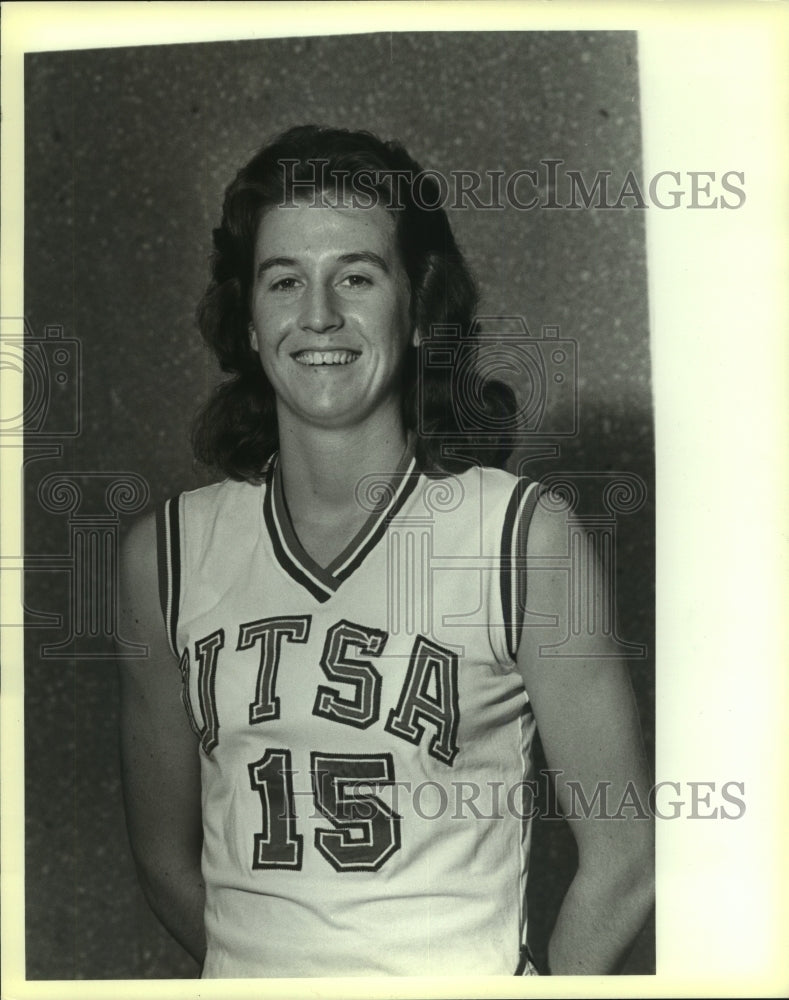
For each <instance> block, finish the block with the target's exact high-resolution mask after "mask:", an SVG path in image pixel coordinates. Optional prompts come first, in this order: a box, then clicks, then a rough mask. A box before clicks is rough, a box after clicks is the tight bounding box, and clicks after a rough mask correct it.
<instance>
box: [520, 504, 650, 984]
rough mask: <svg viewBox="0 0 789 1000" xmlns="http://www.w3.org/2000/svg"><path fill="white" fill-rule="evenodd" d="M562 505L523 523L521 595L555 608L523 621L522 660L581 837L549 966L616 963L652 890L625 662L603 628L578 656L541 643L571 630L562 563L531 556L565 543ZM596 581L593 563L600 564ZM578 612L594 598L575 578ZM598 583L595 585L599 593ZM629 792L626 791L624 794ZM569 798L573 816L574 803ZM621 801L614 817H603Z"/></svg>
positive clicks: (565, 806) (603, 967)
mask: <svg viewBox="0 0 789 1000" xmlns="http://www.w3.org/2000/svg"><path fill="white" fill-rule="evenodd" d="M567 517H568V515H567V514H566V513H565V512H561V511H559V512H555V511H554V512H550V511H547V510H545V509H543V508H542V507H540V506H538V507H537V509H536V511H535V513H534V518H533V522H532V525H531V528H530V532H529V541H528V557H529V559H531V560H532V566H534V568H530V569H529V570H528V582H527V601H528V608H529V610H530V611H533V612H538V613H541V614H554V615H557V614H558V618H559V621H558V623H557V624H556V625H555V626H548V627H534V626H529V625H528V624H525V625H524V629H523V634H522V639H521V644H520V649H519V654H518V663H519V666H520V669H521V672H522V674H523V678H524V682H525V684H526V689H527V691H528V692H529V697H530V700H531V702H532V705H533V708H534V713H535V717H536V719H537V726H538V729H539V731H540V736H541V739H542V743H543V747H544V750H545V755H546V759H547V761H548V765H549V767H550V768H551V769H556V770H558V771H561V772H562V773H561V774H560V775H558V777H557V781H556V789H557V796H558V799H559V803H560V806H561V808H562V811H563V812H564V813H565V815H567V817H568V822H569V824H570V827H571V829H572V831H573V834H574V836H575V839H576V842H577V845H578V870H577V872H576V875H575V877H574V879H573V882H572V883H571V885H570V888H569V890H568V892H567V895H566V896H565V898H564V901H563V903H562V907H561V910H560V912H559V916H558V918H557V921H556V926H555V927H554V930H553V934H552V936H551V940H550V943H549V948H548V960H549V964H550V967H551V972H552V973H553V974H555V975H561V974H567V975H569V974H589V975H592V974H604V973H610V972H616V971H617V970H618V968H619V967H620V966H621V964H622V962H623V961H624V959H625V958H626V957H627V953H628V951H629V948H630V946H631V945H632V943H633V940H634V938H635V936H636V935H637V933H638V931H639V930H640V929H641V927H642V926H643V924H644V922H645V920H646V918H647V916H648V915H649V912H650V909H651V906H652V903H653V899H654V870H653V856H654V848H653V835H654V831H653V824H652V821H651V817H650V818H644V815H643V813H642V814H641V818H636V814H637V813H639V812H640V810H637V809H631V808H624V809H621V810H620V803H621V802H622V801H623V796H625V793H626V791H627V790H628V788H629V789H630V790H631V794H632V793H633V792H634V793H635V795H636V796H637V798H638V801H639V802H640V803H641V805H642V808H643V811H644V813H645V812H646V811H647V810H648V788H649V779H648V770H647V766H646V760H645V756H644V750H643V744H642V740H641V732H640V727H639V721H638V715H637V710H636V705H635V699H634V697H633V692H632V688H631V685H630V679H629V677H628V673H627V666H626V664H625V663H624V662H623V661H622V660H621V659H616V658H615V657H614V656H613V649H612V648H611V642H610V639H609V638H608V637H606V636H605V635H602V634H600V635H597V636H594V637H591V638H590V639H589V642H590V652H592V653H593V654H594V655H591V656H588V657H582V658H576V657H567V656H550V655H546V654H544V653H541V651H540V647H542V646H547V645H550V644H552V643H558V642H561V640H562V639H563V638H564V637H565V636H566V635H567V617H568V598H567V590H568V587H567V575H566V572H563V571H561V570H553V569H539V568H537V566H538V565H539V563H536V562H535V561H534V560H535V558H539V557H556V556H558V555H561V554H562V553H564V552H566V550H567V541H566V540H567V530H568V529H567V523H568V522H567ZM596 572H597V573H598V583H599V584H600V581H599V573H600V570H599V567H597V568H596ZM579 591H580V600H581V614H582V619H581V620H585V614H586V610H587V607H588V601H589V600H590V597H591V595H590V593H589V592H588V590H587V586H586V581H584V585H583V586H581V587H580V588H579ZM601 592H602V591H601V589H600V585H599V586H598V588H597V594H598V595H599V594H600V593H601ZM568 782H577V785H576V788H579V787H580V789H582V790H583V793H584V797H585V800H586V802H587V803H593V800H594V795H595V794H596V793H598V792H600V793H603V792H604V794H605V796H606V800H607V801H601V800H600V799H598V802H597V804H593V806H592V808H591V809H590V810H587V809H585V808H584V805H583V802H582V801H581V800H580V798H578V796H577V793H576V798H575V800H574V801H573V798H572V795H571V787H572V786H569V785H568ZM625 801H627V799H626V800H625ZM573 805H574V806H575V809H574V815H575V817H577V818H572V813H571V810H572V808H573ZM618 811H619V815H620V818H618V819H612V818H608V819H607V818H605V815H606V814H607V815H609V816H611V815H613V814H616V813H617V812H618Z"/></svg>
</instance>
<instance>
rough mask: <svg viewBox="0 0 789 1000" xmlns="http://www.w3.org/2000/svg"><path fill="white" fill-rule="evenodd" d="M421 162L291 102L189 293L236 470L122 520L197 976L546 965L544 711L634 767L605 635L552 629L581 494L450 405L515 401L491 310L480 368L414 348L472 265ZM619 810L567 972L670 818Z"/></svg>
mask: <svg viewBox="0 0 789 1000" xmlns="http://www.w3.org/2000/svg"><path fill="white" fill-rule="evenodd" d="M420 170H421V168H420V167H419V165H418V164H417V163H416V162H415V161H413V160H412V159H411V158H410V157H409V156H408V154H407V153H406V152H405V150H404V149H403V148H402V147H401V146H398V145H397V144H395V143H383V142H381V141H380V140H379V139H377V138H376V137H374V136H373V135H371V134H370V133H365V132H345V131H342V130H334V129H321V128H317V127H315V126H303V127H298V128H294V129H291V130H290V131H289V132H287V133H284V134H283V135H282V136H280V137H279V138H278V139H277V140H275V141H274V142H273V143H271V144H269V145H268V146H266V147H264V148H263V149H262V150H261V151H260V152H259V153H258V154H256V156H255V157H254V158H253V159H252V160H251V161H250V163H248V164H247V165H246V166H245V167H244V168H243V169H242V170H241V171H240V172H239V174H238V175H237V177H236V179H235V180H234V181H233V183H232V184H231V185H230V187H229V188H228V190H227V193H226V197H225V203H224V208H223V216H222V224H221V225H220V227H219V228H217V229H216V230H215V231H214V256H213V258H212V278H211V282H210V284H209V286H208V289H207V291H206V294H205V296H204V298H203V300H202V303H201V307H200V312H199V319H200V326H201V331H202V334H203V336H204V338H205V339H206V340H207V342H208V343H209V344H210V346H211V347H212V349H213V350H214V352H215V354H216V356H217V358H218V360H219V363H220V366H221V367H222V369H223V371H225V372H226V373H228V375H229V376H230V377H229V379H228V380H227V381H226V382H223V383H222V384H221V385H220V386H219V387H218V389H217V390H216V391H215V393H214V395H213V396H212V398H211V399H210V400H209V402H208V403H207V404H206V406H205V407H204V409H203V410H202V412H201V414H200V416H199V418H198V422H197V424H196V430H195V436H194V444H195V452H196V455H197V456H198V458H200V459H201V461H203V462H204V463H206V464H207V465H210V466H213V467H214V468H216V469H218V470H220V472H221V474H222V478H221V480H220V481H218V482H216V483H214V484H212V485H210V486H205V487H202V488H200V489H197V490H192V491H187V492H183V493H181V494H179V495H178V496H176V497H173V498H172V499H170V500H168V501H167V502H166V503H164V504H163V505H161V506H160V507H159V508H158V509H157V511H156V512H155V513H154V514H153V515H151V516H149V517H148V518H145V519H143V521H141V522H140V523H139V524H138V525H136V526H135V528H134V529H133V530H132V532H131V533H130V535H129V538H128V540H127V543H126V546H125V552H124V565H123V594H124V598H123V607H122V613H123V615H124V628H125V633H124V634H127V635H129V636H130V637H131V638H133V639H139V640H140V641H142V640H143V639H144V641H145V642H146V643H147V644H148V646H149V648H150V659H149V661H148V662H147V663H145V664H143V665H140V664H138V663H131V662H130V663H128V664H125V665H124V666H123V668H122V671H121V695H122V698H121V725H122V749H123V767H124V785H125V794H126V805H127V817H128V823H129V832H130V839H131V844H132V849H133V852H134V855H135V860H136V862H137V867H138V871H139V873H140V880H141V884H142V886H143V889H144V891H145V893H146V895H147V897H148V899H149V902H150V903H151V906H152V907H153V909H154V911H155V912H156V913H157V915H158V916H159V917H160V919H161V920H162V922H163V923H164V924H165V926H167V927H168V929H169V930H170V931H171V933H172V934H173V935H174V936H175V937H176V939H177V940H179V941H180V942H181V943H182V944H183V946H184V947H185V948H187V950H189V951H190V953H191V954H192V955H193V956H194V957H195V959H196V960H197V961H198V962H199V963H200V966H201V974H202V975H203V976H204V977H206V978H216V977H223V978H232V977H289V976H347V975H419V974H424V975H478V974H504V975H531V974H535V973H536V971H537V970H536V968H535V964H534V962H533V960H532V959H531V956H530V952H529V949H528V943H527V936H528V914H527V907H526V885H527V875H528V869H529V846H530V837H531V823H530V817H529V816H528V815H527V814H526V813H525V812H522V811H521V810H520V809H518V808H515V807H514V806H513V803H515V802H516V801H517V800H518V795H519V794H520V793H521V790H522V789H523V788H524V787H525V783H527V782H528V780H529V779H531V778H532V777H533V763H532V748H533V742H534V739H535V735H536V731H537V726H538V725H539V728H540V732H541V736H542V740H543V744H544V746H545V750H546V755H547V757H548V761H549V764H550V765H551V767H553V768H555V770H556V771H557V773H566V775H567V777H568V778H570V779H573V780H576V781H581V782H582V783H583V784H585V785H586V784H588V785H590V787H591V785H592V784H593V783H594V782H596V781H607V782H610V783H611V785H613V786H614V787H618V786H620V785H622V784H623V783H625V782H626V781H635V782H636V784H637V785H641V786H644V785H645V784H646V768H645V765H644V759H643V751H642V749H641V745H640V736H639V732H638V724H637V718H636V714H635V709H634V706H633V703H632V698H631V696H630V689H629V683H628V679H627V675H626V671H625V668H624V667H623V665H622V664H621V662H617V661H615V659H614V657H613V656H612V654H611V651H610V649H609V647H608V646H607V645H606V643H607V641H608V640H607V638H606V637H605V636H602V637H600V638H599V648H597V649H596V650H593V651H592V654H591V658H590V659H589V660H588V661H585V662H584V663H583V664H579V663H577V662H573V663H570V662H568V660H567V658H564V659H562V658H560V657H557V656H553V657H551V658H550V663H549V662H547V660H546V658H544V657H542V655H541V653H540V648H541V644H546V645H550V643H551V640H552V639H555V638H556V637H557V636H558V635H559V634H560V633H561V630H562V629H563V627H564V625H565V624H566V618H567V607H566V603H567V602H566V590H567V582H566V580H565V578H564V576H562V573H561V572H560V571H558V570H557V569H556V568H555V567H556V559H555V557H556V556H558V555H560V554H561V552H562V550H563V547H566V545H567V537H568V533H567V517H568V514H567V512H566V511H561V512H557V510H556V509H555V506H556V505H555V504H554V505H553V506H552V505H550V504H541V503H540V498H541V496H542V493H543V491H542V489H541V487H540V486H539V484H538V483H536V482H533V481H531V480H529V479H526V478H521V479H518V478H516V477H514V476H512V475H511V474H509V473H508V472H506V471H503V469H502V468H501V466H503V464H504V461H505V460H506V457H507V454H508V446H507V444H506V441H503V440H502V437H501V434H500V433H498V432H497V433H496V434H491V433H490V432H487V431H486V429H485V428H486V426H490V425H489V424H488V425H486V424H485V422H484V421H481V423H480V427H477V428H469V427H468V426H466V425H465V423H464V420H461V419H460V418H459V417H458V416H457V413H458V412H459V411H458V410H457V408H456V407H455V406H454V404H453V399H455V398H456V397H457V393H459V392H468V393H470V398H473V399H474V400H478V401H480V406H481V407H482V408H483V410H484V411H485V412H487V413H488V416H490V417H494V416H495V420H496V424H495V425H496V427H501V426H502V420H504V421H505V423H506V420H507V419H509V418H510V417H512V415H513V414H514V412H515V400H514V396H513V393H512V391H511V390H510V389H508V388H507V387H506V386H504V385H502V384H500V383H496V382H493V381H490V380H487V381H486V380H485V379H483V378H482V376H481V375H478V374H471V375H470V374H469V372H472V373H473V371H474V368H473V366H469V364H467V363H466V362H467V361H468V359H469V358H473V357H474V352H475V351H476V349H477V344H476V343H475V341H474V336H473V335H471V334H469V336H468V337H466V338H465V340H464V342H463V344H462V345H461V347H460V348H459V349H458V350H459V351H460V353H461V354H462V358H463V364H462V365H460V368H461V369H462V371H463V379H462V384H461V382H459V381H458V378H457V377H456V376H455V374H453V366H451V365H442V366H438V367H435V366H434V367H432V368H431V366H429V365H426V364H424V356H423V354H422V352H421V344H422V341H423V340H424V338H425V336H426V333H427V331H434V330H436V329H442V328H448V327H459V328H460V329H462V330H465V331H470V330H473V324H472V318H473V314H474V309H475V305H476V293H475V288H474V284H473V281H472V279H471V276H470V274H469V272H468V269H467V268H466V265H465V262H464V260H463V257H462V254H461V253H460V251H459V249H458V248H457V245H456V244H455V241H454V238H453V236H452V232H451V229H450V227H449V222H448V219H447V216H446V213H445V212H444V211H443V210H432V209H427V208H426V207H425V206H424V205H422V204H420V203H419V202H418V201H417V200H416V199H415V198H414V192H413V190H411V192H410V194H409V191H408V185H405V186H402V185H401V184H400V181H401V180H402V178H403V176H404V175H406V174H409V173H410V174H411V175H412V176H416V174H418V173H419V172H420ZM362 174H364V177H365V179H366V183H367V182H369V183H368V184H367V187H368V189H369V191H371V192H373V193H374V195H375V197H374V198H373V199H372V203H371V199H370V198H368V200H367V201H366V202H365V203H364V204H360V203H359V201H358V198H357V197H356V196H357V195H358V192H359V190H360V189H359V187H358V183H359V182H360V179H361V175H362ZM370 185H371V186H370ZM419 190H420V191H422V192H423V194H424V189H423V188H422V187H420V188H419ZM434 346H435V345H434ZM457 357H460V355H457ZM417 390H418V391H417ZM420 429H421V430H422V431H425V429H427V432H425V433H420ZM551 557H554V558H553V561H552V558H551ZM590 565H591V563H590ZM552 567H553V568H552ZM578 607H579V608H580V611H583V608H582V607H580V606H578ZM554 645H556V643H554ZM464 789H472V790H475V791H474V795H477V794H478V793H480V792H483V791H485V792H487V793H489V794H491V795H494V797H497V798H498V797H499V796H500V797H501V798H502V800H503V801H506V803H507V807H505V808H500V809H495V810H494V809H491V810H490V811H486V810H480V809H463V808H461V807H460V804H461V803H462V794H463V790H464ZM557 794H558V797H559V800H560V802H561V801H563V797H564V790H563V787H562V785H561V782H557ZM600 827H601V824H599V823H598V824H597V827H595V826H594V825H593V824H591V823H585V822H580V823H575V824H574V827H573V829H574V833H575V835H576V839H577V840H578V845H579V858H580V862H579V868H578V873H577V875H576V877H575V880H574V882H573V884H572V886H571V888H570V891H569V892H568V894H567V898H566V899H565V901H564V903H563V904H562V908H561V912H560V915H559V918H558V920H557V924H556V928H555V930H554V933H553V936H552V938H551V943H550V948H549V959H550V967H551V971H552V972H554V973H572V972H608V971H614V970H615V969H616V968H617V967H618V965H619V964H620V963H621V961H622V958H623V956H624V955H625V954H626V952H627V948H628V946H629V944H630V942H631V941H632V939H633V937H634V935H635V933H636V932H637V931H638V929H639V927H640V925H641V923H642V922H643V920H644V918H645V916H646V914H647V912H648V908H649V905H650V901H651V876H650V852H651V830H650V828H649V824H644V823H642V824H641V825H640V826H639V825H638V824H635V823H632V822H623V823H621V824H619V825H617V827H616V828H615V829H600ZM598 913H599V914H600V915H601V916H602V915H604V917H605V919H600V920H596V919H594V918H595V916H596V915H597V914H598ZM542 971H548V969H547V968H546V969H543V970H542Z"/></svg>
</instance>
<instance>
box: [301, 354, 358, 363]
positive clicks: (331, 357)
mask: <svg viewBox="0 0 789 1000" xmlns="http://www.w3.org/2000/svg"><path fill="white" fill-rule="evenodd" d="M292 357H293V360H294V361H295V362H297V364H300V365H312V366H316V365H349V364H351V363H352V362H353V361H356V359H357V358H358V357H359V352H358V351H298V352H297V353H296V354H293V355H292Z"/></svg>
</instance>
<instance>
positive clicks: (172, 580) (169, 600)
mask: <svg viewBox="0 0 789 1000" xmlns="http://www.w3.org/2000/svg"><path fill="white" fill-rule="evenodd" d="M179 506H180V503H179V497H177V496H176V497H171V498H170V499H169V500H166V501H165V502H164V504H163V505H162V506H161V507H160V508H158V509H157V511H156V562H157V572H158V577H159V602H160V604H161V606H162V618H163V619H164V627H165V631H166V632H167V640H168V642H169V643H170V649H171V650H172V651H173V654H174V655H175V656H178V645H177V642H176V636H177V633H178V609H179V607H180V603H181V529H180V518H179Z"/></svg>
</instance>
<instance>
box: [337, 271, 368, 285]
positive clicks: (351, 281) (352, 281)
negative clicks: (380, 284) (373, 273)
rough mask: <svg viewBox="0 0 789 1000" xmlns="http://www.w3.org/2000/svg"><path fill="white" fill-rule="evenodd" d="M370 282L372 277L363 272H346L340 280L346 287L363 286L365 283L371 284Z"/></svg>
mask: <svg viewBox="0 0 789 1000" xmlns="http://www.w3.org/2000/svg"><path fill="white" fill-rule="evenodd" d="M372 283H373V282H372V279H370V278H368V277H367V275H365V274H348V275H346V276H345V277H344V278H343V279H342V281H341V282H340V284H341V285H345V286H346V287H347V288H363V287H364V286H365V285H372Z"/></svg>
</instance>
